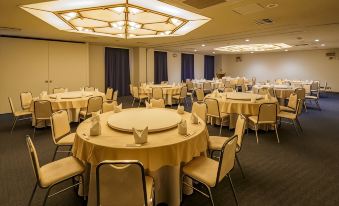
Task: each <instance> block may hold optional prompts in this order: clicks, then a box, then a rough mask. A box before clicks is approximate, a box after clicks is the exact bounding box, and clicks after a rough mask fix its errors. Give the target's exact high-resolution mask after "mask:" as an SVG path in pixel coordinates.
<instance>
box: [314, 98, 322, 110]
mask: <svg viewBox="0 0 339 206" xmlns="http://www.w3.org/2000/svg"><path fill="white" fill-rule="evenodd" d="M315 103H316V104H317V107H318V109H319V110H320V111H321V108H320V105H319V101H318V100H315Z"/></svg>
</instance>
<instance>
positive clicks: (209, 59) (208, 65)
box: [204, 55, 214, 80]
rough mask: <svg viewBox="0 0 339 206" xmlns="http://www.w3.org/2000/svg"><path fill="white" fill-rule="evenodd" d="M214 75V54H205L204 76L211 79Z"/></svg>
mask: <svg viewBox="0 0 339 206" xmlns="http://www.w3.org/2000/svg"><path fill="white" fill-rule="evenodd" d="M213 77H214V56H208V55H205V66H204V78H205V79H209V80H211V79H213Z"/></svg>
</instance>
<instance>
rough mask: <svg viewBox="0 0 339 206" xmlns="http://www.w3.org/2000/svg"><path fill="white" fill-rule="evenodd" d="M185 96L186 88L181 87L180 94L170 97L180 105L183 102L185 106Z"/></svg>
mask: <svg viewBox="0 0 339 206" xmlns="http://www.w3.org/2000/svg"><path fill="white" fill-rule="evenodd" d="M186 96H187V87H181V89H180V94H179V95H174V96H172V98H173V99H175V100H177V101H178V103H179V104H180V103H182V102H183V101H185V104H186Z"/></svg>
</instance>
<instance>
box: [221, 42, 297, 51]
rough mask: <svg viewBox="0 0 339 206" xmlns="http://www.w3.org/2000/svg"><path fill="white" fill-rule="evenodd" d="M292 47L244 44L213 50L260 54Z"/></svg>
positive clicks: (277, 44)
mask: <svg viewBox="0 0 339 206" xmlns="http://www.w3.org/2000/svg"><path fill="white" fill-rule="evenodd" d="M290 47H292V46H290V45H288V44H284V43H275V44H244V45H230V46H224V47H219V48H215V49H214V50H218V51H226V52H262V51H271V50H279V49H287V48H290Z"/></svg>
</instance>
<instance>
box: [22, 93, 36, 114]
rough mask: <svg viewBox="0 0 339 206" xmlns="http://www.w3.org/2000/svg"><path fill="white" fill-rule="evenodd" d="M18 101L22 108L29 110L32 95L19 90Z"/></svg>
mask: <svg viewBox="0 0 339 206" xmlns="http://www.w3.org/2000/svg"><path fill="white" fill-rule="evenodd" d="M20 101H21V108H22V110H26V111H27V110H29V109H30V108H31V104H32V101H33V96H32V93H31V92H21V93H20Z"/></svg>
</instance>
